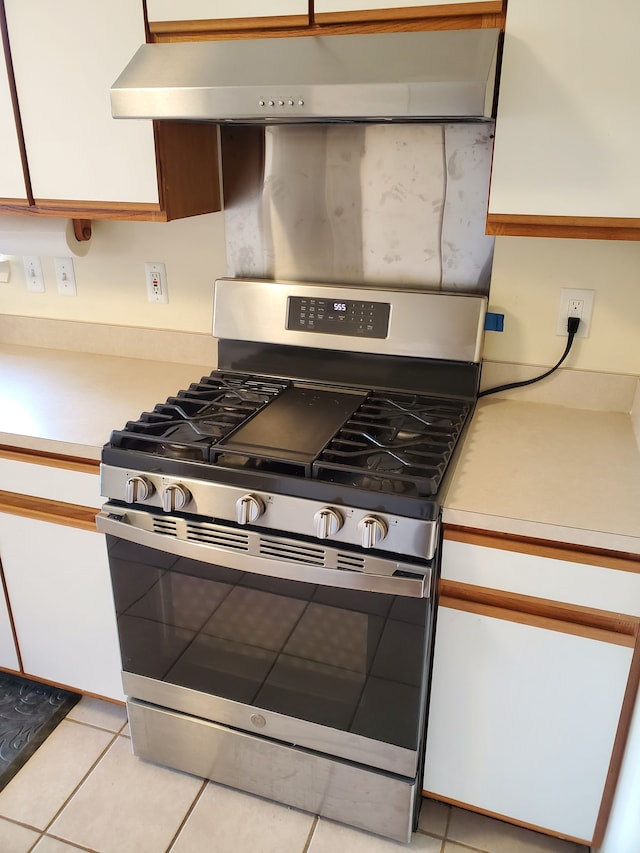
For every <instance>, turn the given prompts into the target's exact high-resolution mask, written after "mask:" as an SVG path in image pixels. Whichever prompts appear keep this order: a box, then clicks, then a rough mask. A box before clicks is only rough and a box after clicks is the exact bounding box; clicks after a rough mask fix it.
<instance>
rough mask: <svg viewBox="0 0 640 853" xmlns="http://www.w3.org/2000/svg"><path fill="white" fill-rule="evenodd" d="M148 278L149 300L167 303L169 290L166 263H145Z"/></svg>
mask: <svg viewBox="0 0 640 853" xmlns="http://www.w3.org/2000/svg"><path fill="white" fill-rule="evenodd" d="M144 269H145V274H146V279H147V296H148V299H149V302H156V303H167V302H168V301H169V292H168V290H167V270H166V268H165V265H164V264H158V263H156V264H145V265H144Z"/></svg>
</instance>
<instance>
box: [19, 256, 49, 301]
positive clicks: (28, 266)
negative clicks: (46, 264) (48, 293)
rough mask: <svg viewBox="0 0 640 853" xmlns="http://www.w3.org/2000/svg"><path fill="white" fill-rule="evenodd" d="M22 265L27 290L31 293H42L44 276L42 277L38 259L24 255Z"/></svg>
mask: <svg viewBox="0 0 640 853" xmlns="http://www.w3.org/2000/svg"><path fill="white" fill-rule="evenodd" d="M22 263H23V265H24V276H25V279H26V282H27V290H29V291H30V292H31V293H44V276H43V275H42V264H41V263H40V258H39V257H38V256H37V255H24V256H23V258H22Z"/></svg>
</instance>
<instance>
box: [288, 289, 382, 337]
mask: <svg viewBox="0 0 640 853" xmlns="http://www.w3.org/2000/svg"><path fill="white" fill-rule="evenodd" d="M390 313H391V305H390V304H389V303H388V302H369V301H368V300H364V299H344V300H341V299H323V298H320V297H311V296H309V297H305V296H290V297H289V308H288V314H287V329H296V330H298V331H303V332H323V333H325V334H326V333H328V334H331V335H352V336H353V337H357V338H386V337H387V335H388V333H389V315H390Z"/></svg>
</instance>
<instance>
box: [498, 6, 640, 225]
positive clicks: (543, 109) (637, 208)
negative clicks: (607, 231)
mask: <svg viewBox="0 0 640 853" xmlns="http://www.w3.org/2000/svg"><path fill="white" fill-rule="evenodd" d="M638 32H640V3H639V2H638V0H610V2H609V3H606V4H597V3H585V2H584V0H535V2H532V0H509V3H508V7H507V18H506V31H505V41H504V54H503V59H502V75H501V82H500V94H499V101H498V115H497V125H496V139H495V148H494V159H493V175H492V183H491V194H490V203H489V213H490V217H489V223H490V225H491V215H496V216H498V217H499V218H498V220H496V221H500V216H501V215H502V216H505V218H508V216H509V215H514V216H515V217H531V218H533V217H569V218H575V219H576V224H577V225H580V224H583V225H587V224H592V225H593V224H597V223H593V222H591V223H589V222H585V221H584V219H582V220H581V218H585V217H587V218H605V219H606V218H609V219H611V218H615V217H620V218H627V220H628V219H631V220H638V217H640V157H638V139H639V138H640V97H639V96H638V80H639V79H640V51H639V50H638V44H639V42H638ZM563 224H571V223H570V222H568V223H566V222H565V223H563ZM602 224H603V225H607V223H606V222H604V223H602ZM609 224H611V223H609ZM617 224H618V225H625V224H626V225H628V226H629V227H634V228H637V229H640V220H639V221H636V222H633V221H631V222H629V221H627V222H626V223H624V222H623V223H617ZM490 230H491V231H492V233H519V232H518V231H511V232H509V231H504V232H500V231H494V230H493V229H490ZM522 233H526V232H522ZM557 236H563V235H561V234H558V235H557ZM566 236H598V235H597V234H593V235H588V234H584V235H581V234H567V235H566ZM612 236H616V235H612ZM625 239H627V238H625ZM632 239H633V238H632ZM636 239H640V230H639V231H638V236H637V238H636Z"/></svg>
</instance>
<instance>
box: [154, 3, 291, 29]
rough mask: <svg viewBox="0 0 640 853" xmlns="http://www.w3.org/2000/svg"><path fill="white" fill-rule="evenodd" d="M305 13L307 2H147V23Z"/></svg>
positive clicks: (271, 16)
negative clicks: (266, 5) (266, 4)
mask: <svg viewBox="0 0 640 853" xmlns="http://www.w3.org/2000/svg"><path fill="white" fill-rule="evenodd" d="M307 14H308V2H307V0H270V2H269V4H268V8H267V9H265V3H264V0H235V2H233V3H229V0H181V2H178V0H147V16H148V18H149V23H150V24H153V23H157V22H160V21H206V20H223V19H229V18H276V17H289V16H291V15H304V17H305V18H306V17H307Z"/></svg>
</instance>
